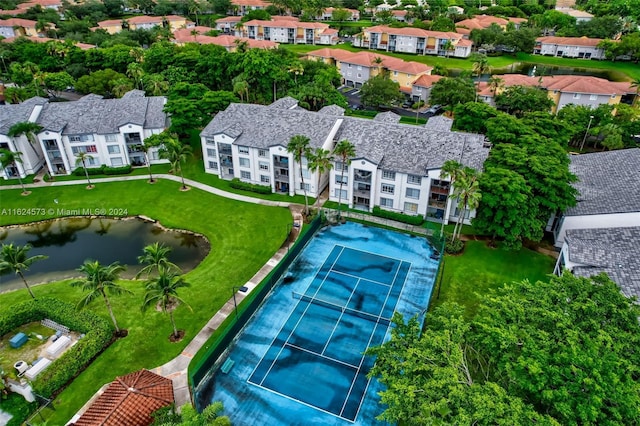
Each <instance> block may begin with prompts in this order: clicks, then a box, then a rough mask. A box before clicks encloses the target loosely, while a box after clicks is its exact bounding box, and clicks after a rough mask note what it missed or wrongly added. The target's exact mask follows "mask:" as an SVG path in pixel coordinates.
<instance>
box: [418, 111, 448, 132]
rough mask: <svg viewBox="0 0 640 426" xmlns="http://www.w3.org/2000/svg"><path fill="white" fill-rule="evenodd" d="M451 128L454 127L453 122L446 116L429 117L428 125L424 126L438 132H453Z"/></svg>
mask: <svg viewBox="0 0 640 426" xmlns="http://www.w3.org/2000/svg"><path fill="white" fill-rule="evenodd" d="M451 126H453V120H452V119H450V118H447V117H445V116H444V115H435V116H433V117H429V120H427V124H425V125H424V127H425V128H427V129H429V130H433V131H436V132H448V131H450V130H451Z"/></svg>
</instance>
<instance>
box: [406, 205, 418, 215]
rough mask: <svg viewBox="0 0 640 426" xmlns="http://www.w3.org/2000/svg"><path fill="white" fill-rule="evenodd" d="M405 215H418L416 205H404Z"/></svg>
mask: <svg viewBox="0 0 640 426" xmlns="http://www.w3.org/2000/svg"><path fill="white" fill-rule="evenodd" d="M404 211H405V213H418V205H417V204H416V203H404Z"/></svg>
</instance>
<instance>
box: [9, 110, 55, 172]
mask: <svg viewBox="0 0 640 426" xmlns="http://www.w3.org/2000/svg"><path fill="white" fill-rule="evenodd" d="M46 103H47V100H46V99H44V98H40V97H35V98H31V99H28V100H26V101H24V102H22V103H20V104H8V105H0V149H7V150H9V151H11V152H20V153H22V155H21V156H20V159H21V160H22V162H21V163H17V164H15V165H12V166H9V167H7V168H6V169H2V170H0V176H2V177H3V178H4V179H12V178H15V177H17V176H20V177H21V178H24V177H26V176H27V175H30V174H34V173H36V172H38V171H39V170H40V169H41V168H42V167H43V165H44V155H43V152H42V148H41V146H40V144H39V143H37V141H36V140H29V137H32V136H31V135H20V136H13V137H12V136H9V135H8V134H9V133H10V131H9V130H10V129H11V127H13V126H14V125H15V124H18V123H25V122H30V123H34V122H35V121H36V119H37V117H38V116H39V115H40V112H41V111H42V107H43V106H44V105H45V104H46Z"/></svg>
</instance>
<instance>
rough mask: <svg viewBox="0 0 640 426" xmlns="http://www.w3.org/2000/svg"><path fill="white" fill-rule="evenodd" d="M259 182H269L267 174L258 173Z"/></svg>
mask: <svg viewBox="0 0 640 426" xmlns="http://www.w3.org/2000/svg"><path fill="white" fill-rule="evenodd" d="M260 182H262V183H271V178H270V177H269V176H267V175H260Z"/></svg>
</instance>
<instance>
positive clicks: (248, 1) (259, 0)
mask: <svg viewBox="0 0 640 426" xmlns="http://www.w3.org/2000/svg"><path fill="white" fill-rule="evenodd" d="M231 4H233V5H236V6H253V7H256V6H259V7H267V6H269V5H270V4H271V3H268V2H266V1H263V0H231Z"/></svg>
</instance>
